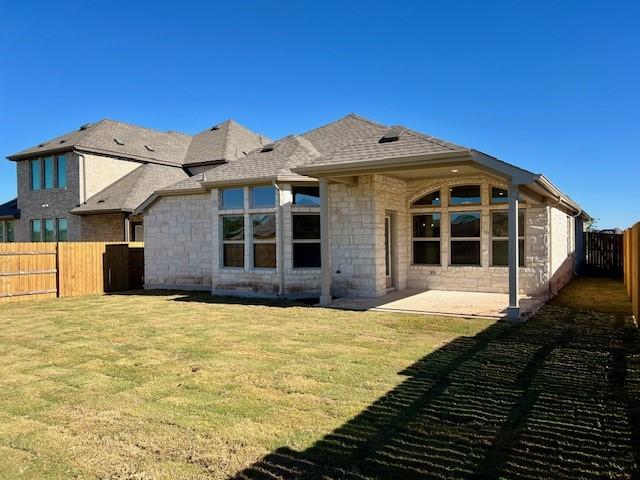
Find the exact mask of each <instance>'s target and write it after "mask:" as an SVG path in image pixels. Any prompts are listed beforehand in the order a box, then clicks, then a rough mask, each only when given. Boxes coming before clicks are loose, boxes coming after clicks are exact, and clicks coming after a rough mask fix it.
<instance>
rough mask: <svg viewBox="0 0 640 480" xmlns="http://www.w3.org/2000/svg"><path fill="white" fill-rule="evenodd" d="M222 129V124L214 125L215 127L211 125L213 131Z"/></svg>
mask: <svg viewBox="0 0 640 480" xmlns="http://www.w3.org/2000/svg"><path fill="white" fill-rule="evenodd" d="M219 129H220V125H214V126H213V127H211V131H212V132H215V131H216V130H219Z"/></svg>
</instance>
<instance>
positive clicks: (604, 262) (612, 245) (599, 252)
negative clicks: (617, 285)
mask: <svg viewBox="0 0 640 480" xmlns="http://www.w3.org/2000/svg"><path fill="white" fill-rule="evenodd" d="M584 235H585V237H584V240H585V248H584V253H585V257H586V258H585V273H586V274H587V275H593V276H599V277H614V278H622V276H623V273H624V236H623V235H621V234H619V233H596V232H586V233H585V234H584Z"/></svg>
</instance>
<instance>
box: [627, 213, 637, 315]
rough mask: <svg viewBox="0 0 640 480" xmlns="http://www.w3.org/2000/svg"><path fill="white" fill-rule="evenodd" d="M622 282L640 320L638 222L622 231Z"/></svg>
mask: <svg viewBox="0 0 640 480" xmlns="http://www.w3.org/2000/svg"><path fill="white" fill-rule="evenodd" d="M624 284H625V286H626V287H627V293H628V294H629V297H631V301H632V302H633V313H634V315H635V316H636V319H637V320H640V222H638V223H636V224H635V225H634V226H633V227H631V228H629V229H627V230H626V231H625V232H624Z"/></svg>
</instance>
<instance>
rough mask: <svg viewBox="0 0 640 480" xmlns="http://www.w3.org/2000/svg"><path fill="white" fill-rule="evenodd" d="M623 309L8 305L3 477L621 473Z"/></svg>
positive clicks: (625, 450)
mask: <svg viewBox="0 0 640 480" xmlns="http://www.w3.org/2000/svg"><path fill="white" fill-rule="evenodd" d="M638 345H640V342H639V340H638V335H637V330H636V329H635V328H634V327H633V325H632V323H631V321H630V319H628V318H625V317H624V316H617V317H616V316H614V315H610V314H606V313H582V312H579V311H578V310H573V309H570V308H566V307H558V306H547V307H545V308H544V309H543V310H542V311H541V312H540V313H539V314H538V315H537V316H536V317H535V318H534V319H533V320H531V321H530V322H528V323H527V324H525V325H522V326H512V325H509V324H506V323H501V322H499V323H495V322H493V321H489V320H480V319H458V318H447V317H427V316H416V315H399V314H382V313H356V312H341V311H336V310H327V309H320V308H309V307H305V306H301V305H293V304H291V305H260V304H253V305H250V304H244V305H241V304H233V303H230V302H227V303H223V302H221V303H216V302H214V301H213V300H212V299H211V298H210V297H209V296H207V295H150V294H145V295H122V296H105V297H89V298H80V299H61V300H57V301H44V302H39V303H32V304H28V303H22V304H12V305H2V306H0V392H1V394H0V478H7V479H18V478H28V479H41V478H47V479H48V478H100V479H156V478H166V479H180V478H184V479H191V478H228V477H230V476H234V475H237V476H238V477H239V478H321V477H322V476H324V477H325V478H336V479H337V478H351V479H364V478H389V479H391V478H459V479H468V478H509V479H511V478H514V479H517V478H576V479H577V478H593V479H596V478H631V476H632V474H633V472H634V470H636V469H637V465H638V461H639V460H640V458H639V451H640V450H639V446H640V437H639V433H640V430H639V428H640V425H639V423H638V418H640V409H639V408H638V402H637V399H638V398H640V348H638Z"/></svg>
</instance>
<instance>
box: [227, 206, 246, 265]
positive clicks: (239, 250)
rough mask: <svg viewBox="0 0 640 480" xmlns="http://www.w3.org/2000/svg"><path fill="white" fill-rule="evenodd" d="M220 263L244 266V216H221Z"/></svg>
mask: <svg viewBox="0 0 640 480" xmlns="http://www.w3.org/2000/svg"><path fill="white" fill-rule="evenodd" d="M222 265H223V266H224V267H233V268H242V267H244V217H243V216H226V217H222Z"/></svg>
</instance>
